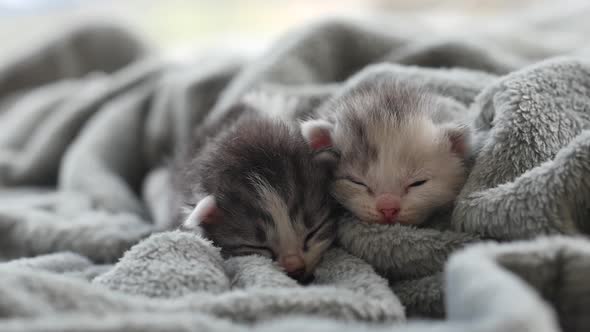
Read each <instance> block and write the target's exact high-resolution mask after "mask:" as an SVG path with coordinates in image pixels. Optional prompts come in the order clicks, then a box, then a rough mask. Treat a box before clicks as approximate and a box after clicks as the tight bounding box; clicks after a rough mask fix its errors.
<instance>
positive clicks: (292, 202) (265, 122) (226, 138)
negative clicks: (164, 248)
mask: <svg viewBox="0 0 590 332" xmlns="http://www.w3.org/2000/svg"><path fill="white" fill-rule="evenodd" d="M203 156H204V159H201V160H200V161H199V162H198V163H197V165H198V166H197V169H196V171H197V172H198V173H200V174H201V179H200V183H201V186H202V188H200V190H202V191H203V192H206V193H207V194H208V196H206V197H204V198H203V199H201V200H200V201H198V202H193V203H194V204H196V205H195V206H194V208H192V212H191V213H190V215H189V217H188V218H187V220H186V222H185V225H188V226H196V225H199V226H200V227H201V229H202V231H203V232H204V235H205V236H207V237H208V238H209V239H211V240H212V241H213V242H214V244H215V245H217V246H219V247H220V248H221V252H222V255H224V256H225V257H228V256H239V255H249V254H259V255H263V256H266V257H269V258H271V259H273V260H275V261H277V262H278V263H279V265H280V266H281V267H282V268H283V269H284V270H285V272H286V273H287V274H288V275H289V276H291V277H292V278H294V279H297V280H299V281H304V280H306V279H309V278H310V277H311V276H312V272H313V270H314V268H315V266H316V265H317V263H318V261H319V260H320V258H321V256H322V254H323V253H324V251H325V250H326V249H327V248H328V247H329V246H330V244H331V243H332V241H333V240H334V237H335V233H336V232H335V227H336V224H335V220H334V216H333V213H334V211H335V209H334V207H335V205H336V204H335V202H334V201H333V200H332V198H331V196H330V195H329V185H330V183H331V180H332V168H333V167H332V163H330V162H329V161H327V160H325V159H321V160H320V159H317V158H315V157H314V153H313V151H312V150H311V149H310V148H309V147H308V145H307V144H306V143H305V141H304V140H303V137H302V136H301V134H300V133H299V131H298V130H296V128H290V127H288V126H287V125H286V124H285V123H282V122H280V121H278V120H271V119H265V118H260V117H256V118H248V119H246V120H244V121H240V122H239V123H238V124H237V125H236V126H234V127H233V128H232V129H230V130H228V132H227V133H226V134H225V135H223V137H221V138H220V139H219V140H217V141H216V142H214V143H213V144H211V145H210V147H209V148H208V149H207V151H205V153H204V154H203Z"/></svg>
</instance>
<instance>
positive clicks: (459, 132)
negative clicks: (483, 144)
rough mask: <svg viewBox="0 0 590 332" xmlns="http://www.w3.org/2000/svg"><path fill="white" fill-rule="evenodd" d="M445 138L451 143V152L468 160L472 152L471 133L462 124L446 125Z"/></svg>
mask: <svg viewBox="0 0 590 332" xmlns="http://www.w3.org/2000/svg"><path fill="white" fill-rule="evenodd" d="M443 130H444V134H445V137H446V138H447V139H448V140H449V142H450V143H451V152H453V153H455V154H457V155H459V156H460V157H462V158H466V157H467V156H468V155H469V151H470V140H471V132H470V130H469V127H468V126H466V125H462V124H459V125H458V124H452V125H446V126H444V128H443Z"/></svg>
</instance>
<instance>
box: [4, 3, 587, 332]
mask: <svg viewBox="0 0 590 332" xmlns="http://www.w3.org/2000/svg"><path fill="white" fill-rule="evenodd" d="M583 9H584V10H585V13H586V14H588V13H590V7H585V8H583ZM582 12H584V11H583V10H582ZM577 14H578V15H576V14H571V13H570V16H559V18H560V20H559V22H556V21H555V20H548V19H547V18H545V19H544V20H543V19H541V18H539V17H538V16H526V17H521V22H520V23H521V24H522V26H523V27H525V26H526V27H528V29H529V30H526V29H524V28H523V29H522V36H521V39H518V38H515V36H514V35H513V34H506V35H504V34H503V33H498V34H497V35H494V36H491V35H489V34H485V33H483V32H482V31H483V30H481V31H480V30H479V29H475V28H474V30H473V31H472V34H471V35H469V36H467V35H466V34H465V33H462V34H459V33H458V34H456V35H454V36H445V37H444V38H443V37H440V38H433V36H434V35H433V33H432V31H424V30H422V29H418V28H417V27H413V28H411V27H410V26H407V28H406V29H404V24H410V23H408V22H405V23H404V21H399V22H397V23H392V22H391V20H384V21H383V22H376V20H375V22H373V23H371V24H369V23H367V22H353V21H346V20H344V21H342V20H335V21H325V22H319V23H315V24H310V25H306V26H304V27H302V28H300V29H295V30H293V31H291V32H288V33H287V34H286V35H285V36H284V37H283V38H281V39H279V40H278V41H276V43H275V44H274V45H272V46H271V47H270V48H269V49H268V51H266V52H264V53H263V54H260V55H259V56H257V57H256V58H245V57H240V56H233V55H227V54H217V53H211V54H201V55H199V56H194V57H189V58H187V59H185V60H182V61H181V60H171V59H168V58H167V57H165V56H161V55H158V54H157V52H156V51H154V50H152V49H150V48H149V47H148V46H147V44H146V43H145V42H144V41H142V40H141V39H139V38H137V37H136V36H135V35H134V34H132V33H131V32H129V31H127V30H125V29H122V28H118V27H113V26H109V25H88V26H84V27H80V28H76V29H73V30H71V31H69V32H67V33H63V34H61V35H59V36H56V37H55V39H53V40H50V41H47V43H46V44H44V45H40V46H38V47H36V48H34V49H30V50H29V51H27V53H23V54H21V55H20V56H18V57H15V58H13V59H10V60H5V61H4V62H3V63H2V64H0V186H1V187H0V331H87V330H88V331H90V330H92V331H135V330H137V331H204V330H207V331H251V330H255V331H301V330H304V329H305V330H310V331H312V330H313V331H316V330H317V331H319V330H321V331H339V332H342V331H358V330H363V331H372V332H378V331H407V332H410V331H416V332H426V331H435V330H436V331H449V332H450V331H453V332H455V331H514V332H516V331H535V332H543V331H547V332H556V331H587V330H588V329H590V318H589V317H590V306H589V304H590V282H588V280H587V278H586V276H587V275H588V273H590V242H589V241H588V240H587V239H586V238H585V237H584V235H585V234H587V233H588V232H590V131H589V130H588V129H590V59H589V58H588V57H587V55H588V54H590V52H588V50H589V49H590V47H589V46H590V40H586V41H587V44H585V45H577V46H579V48H574V47H572V45H565V44H564V43H561V44H560V43H554V45H553V44H552V45H546V44H544V43H542V42H536V40H535V39H534V38H533V37H530V36H534V33H535V31H536V32H542V31H545V29H548V28H549V27H550V26H551V25H558V26H559V27H561V28H562V29H564V30H565V31H574V30H575V31H576V32H575V34H574V33H573V32H572V34H573V35H575V36H577V37H579V36H582V35H585V36H588V35H590V27H589V26H588V24H586V25H584V23H585V22H586V21H587V20H586V19H585V18H584V17H583V15H579V13H577ZM568 27H569V29H570V30H568ZM512 28H514V29H515V30H514V31H516V30H518V25H517V24H513V25H512ZM584 28H585V30H584ZM535 29H537V30H535ZM525 30H526V31H525ZM527 36H528V37H527ZM582 40H585V39H582ZM517 41H518V42H517ZM515 45H517V46H515ZM371 75H395V76H396V77H398V78H399V79H400V80H405V81H408V82H412V83H418V84H420V85H423V86H425V87H427V88H428V89H429V90H431V91H433V92H434V93H437V94H440V95H442V96H445V97H448V98H449V100H450V102H451V103H452V104H453V105H454V110H455V111H456V112H455V113H456V114H457V116H461V117H463V120H464V121H468V122H469V123H470V124H471V125H472V127H473V128H474V129H475V134H474V142H475V144H476V147H477V153H476V154H475V155H474V157H473V160H472V165H471V173H470V175H469V178H468V181H467V183H466V185H465V187H464V189H463V190H462V192H461V194H460V195H459V197H458V199H457V202H456V204H455V206H454V207H453V208H452V209H451V208H449V209H448V210H447V211H440V213H438V214H436V215H434V216H432V218H431V220H430V221H429V222H428V223H426V225H425V226H422V227H419V228H416V227H407V226H400V225H393V226H387V225H368V224H364V223H361V222H359V221H358V220H355V219H354V218H353V217H346V218H344V219H342V220H340V221H339V228H338V237H337V244H336V246H335V247H334V248H331V249H330V250H329V251H328V252H327V253H326V255H325V256H324V258H323V259H322V261H321V263H320V265H319V266H318V268H317V271H316V273H315V277H316V278H315V280H314V282H313V283H312V284H311V285H310V286H306V287H304V286H301V285H299V284H297V283H296V282H295V281H293V280H292V279H290V278H288V277H287V276H286V275H285V274H284V273H282V272H281V270H280V269H279V268H278V267H277V266H276V265H275V264H273V262H272V261H270V260H268V259H266V258H262V257H257V256H247V257H236V258H231V259H229V260H223V259H222V257H221V256H220V253H219V250H218V248H215V247H214V246H213V245H212V244H211V243H210V242H209V241H208V240H206V239H204V238H202V237H200V236H199V235H197V234H191V233H187V232H181V231H177V230H174V224H173V222H174V215H173V211H172V209H171V201H172V199H171V197H172V191H171V188H170V176H171V175H170V173H169V168H168V167H167V162H168V161H169V159H170V158H171V156H172V155H173V153H174V152H175V151H176V150H177V149H181V148H182V146H183V145H184V144H185V143H186V142H187V141H188V139H189V138H190V137H191V135H192V134H193V131H194V130H195V129H194V128H198V127H199V126H209V125H215V124H216V123H218V122H219V121H223V119H224V115H225V113H226V112H227V111H228V109H229V108H230V107H231V106H232V105H233V104H234V103H236V102H238V101H239V100H242V99H244V98H245V100H247V101H250V102H254V103H255V102H257V100H258V101H259V100H260V98H267V101H268V100H271V101H273V100H274V101H276V103H277V105H280V106H281V107H280V109H281V113H280V114H277V116H282V117H287V118H291V119H295V118H299V117H303V116H306V115H307V114H309V113H310V112H313V111H314V110H315V109H316V108H317V107H319V106H321V105H322V103H323V102H324V101H326V100H327V99H328V98H330V97H331V96H334V95H337V94H338V93H339V91H342V89H346V88H348V87H350V86H354V84H356V82H358V80H359V79H364V78H366V77H370V76H371ZM252 96H255V98H252ZM509 241H510V242H509ZM424 318H429V320H423V319H424Z"/></svg>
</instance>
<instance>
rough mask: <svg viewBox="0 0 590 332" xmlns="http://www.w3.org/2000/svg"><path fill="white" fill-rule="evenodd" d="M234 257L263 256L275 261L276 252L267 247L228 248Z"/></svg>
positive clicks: (244, 246) (237, 246) (238, 246)
mask: <svg viewBox="0 0 590 332" xmlns="http://www.w3.org/2000/svg"><path fill="white" fill-rule="evenodd" d="M228 249H229V250H231V251H232V253H233V255H239V256H247V255H255V254H256V255H261V256H265V257H268V258H272V259H275V256H276V255H275V253H274V251H273V250H272V249H271V248H269V247H266V246H256V245H249V244H242V245H236V246H232V247H229V248H228Z"/></svg>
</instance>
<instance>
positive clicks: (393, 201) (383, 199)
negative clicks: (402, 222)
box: [376, 194, 400, 222]
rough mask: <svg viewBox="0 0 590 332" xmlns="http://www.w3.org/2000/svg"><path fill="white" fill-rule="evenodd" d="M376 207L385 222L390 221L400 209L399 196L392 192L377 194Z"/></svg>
mask: <svg viewBox="0 0 590 332" xmlns="http://www.w3.org/2000/svg"><path fill="white" fill-rule="evenodd" d="M376 208H377V211H379V212H380V213H381V215H382V216H383V220H384V221H385V222H392V221H394V220H395V218H396V217H397V214H398V213H399V210H400V200H399V197H397V196H395V195H392V194H381V195H379V196H377V202H376Z"/></svg>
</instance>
